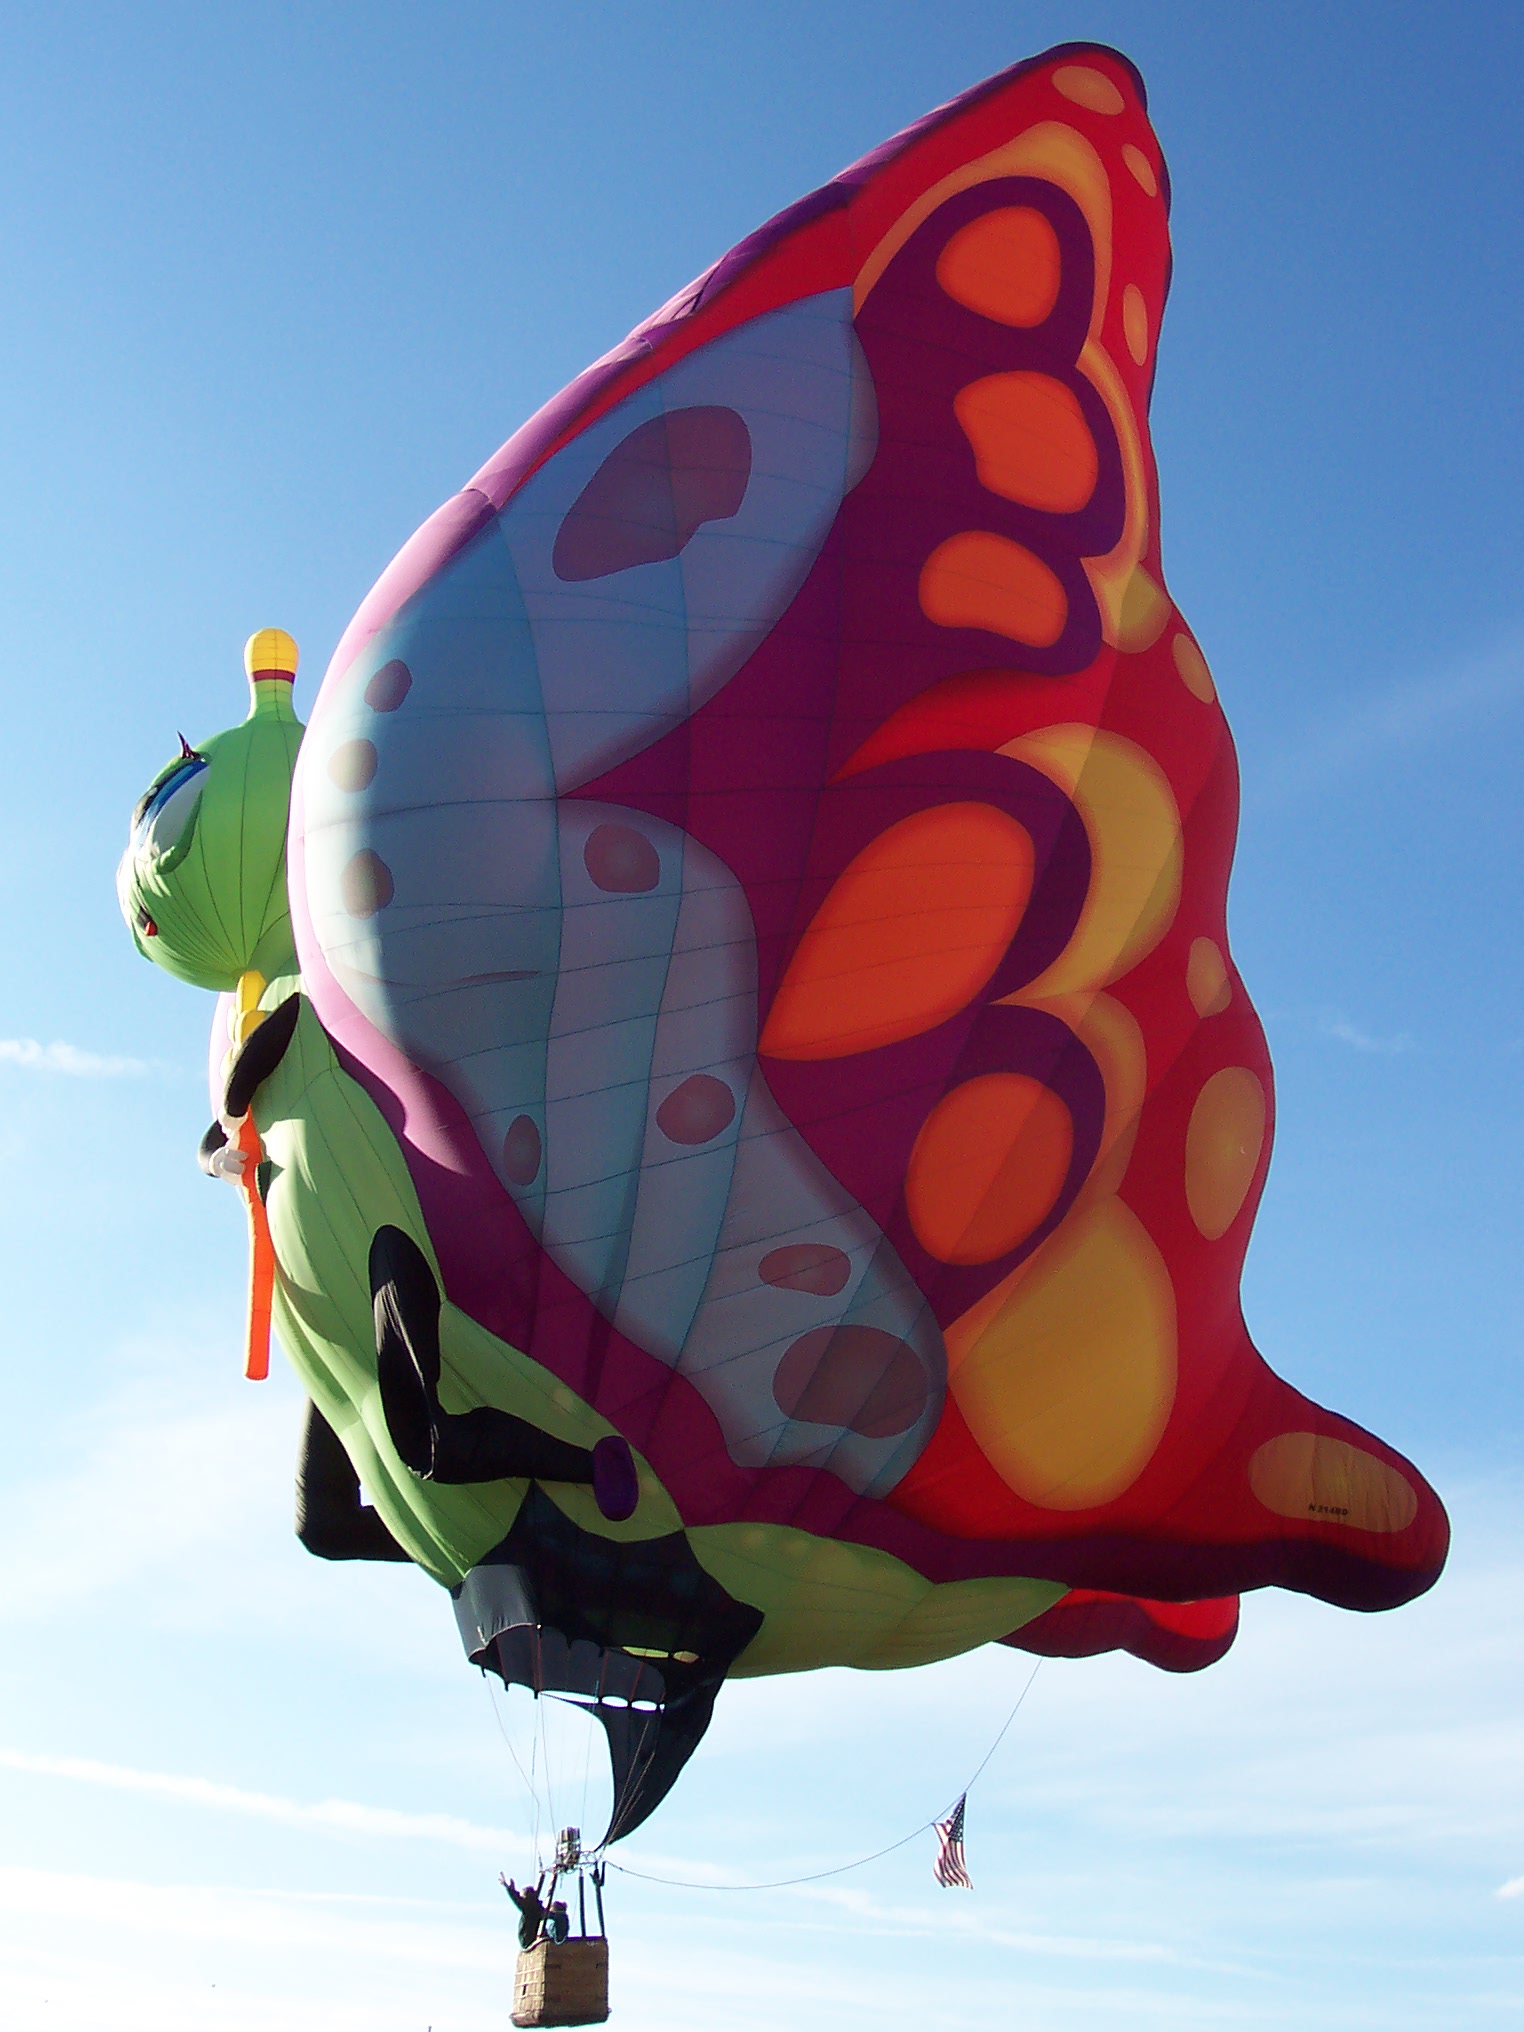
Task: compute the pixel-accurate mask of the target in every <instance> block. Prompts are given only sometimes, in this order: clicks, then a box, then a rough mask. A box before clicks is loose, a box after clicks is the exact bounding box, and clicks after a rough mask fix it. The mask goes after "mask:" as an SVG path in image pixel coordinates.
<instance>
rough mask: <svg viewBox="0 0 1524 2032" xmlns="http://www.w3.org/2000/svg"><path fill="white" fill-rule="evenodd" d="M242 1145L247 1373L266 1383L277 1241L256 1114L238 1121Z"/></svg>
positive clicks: (244, 1367) (245, 1368) (239, 1144)
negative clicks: (263, 1188) (262, 1190)
mask: <svg viewBox="0 0 1524 2032" xmlns="http://www.w3.org/2000/svg"><path fill="white" fill-rule="evenodd" d="M238 1148H239V1149H240V1150H241V1151H242V1152H243V1154H244V1167H243V1177H242V1179H241V1180H240V1181H239V1182H240V1184H241V1185H242V1187H243V1195H244V1201H245V1203H246V1205H247V1206H248V1209H249V1318H248V1331H247V1333H246V1335H245V1338H244V1358H243V1373H244V1375H245V1376H246V1377H247V1378H248V1380H249V1381H250V1382H251V1383H262V1382H264V1380H265V1378H266V1377H267V1376H268V1375H269V1373H270V1312H271V1307H272V1305H273V1303H274V1298H275V1243H274V1241H273V1240H272V1239H271V1235H270V1217H269V1215H268V1214H267V1213H266V1212H265V1203H264V1201H263V1200H262V1199H261V1198H260V1196H259V1176H258V1174H259V1167H260V1165H261V1164H262V1163H263V1161H264V1155H265V1149H264V1145H263V1143H261V1142H260V1140H259V1131H258V1129H257V1128H256V1127H255V1125H254V1117H253V1115H252V1114H247V1115H245V1116H244V1118H243V1120H242V1122H240V1124H239V1125H238Z"/></svg>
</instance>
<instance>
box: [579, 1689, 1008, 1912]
mask: <svg viewBox="0 0 1524 2032" xmlns="http://www.w3.org/2000/svg"><path fill="white" fill-rule="evenodd" d="M1042 1664H1043V1661H1042V1660H1041V1659H1040V1658H1039V1659H1038V1661H1037V1663H1036V1664H1035V1665H1034V1666H1033V1667H1032V1673H1031V1677H1030V1678H1029V1679H1028V1680H1027V1683H1026V1685H1025V1686H1024V1687H1023V1688H1022V1689H1021V1692H1020V1693H1019V1694H1018V1695H1017V1696H1016V1705H1015V1706H1014V1707H1013V1708H1012V1709H1011V1711H1010V1713H1009V1714H1008V1715H1007V1716H1006V1718H1005V1720H1004V1721H1003V1722H1002V1723H1001V1725H1000V1732H999V1734H998V1735H997V1736H996V1737H995V1740H994V1742H992V1743H991V1744H990V1746H989V1748H988V1749H987V1750H986V1751H985V1753H984V1755H983V1756H982V1757H981V1758H980V1759H979V1762H978V1764H977V1765H976V1766H975V1769H974V1775H973V1776H972V1777H971V1778H970V1779H969V1781H968V1783H967V1784H966V1785H965V1786H964V1787H963V1789H962V1792H960V1793H959V1795H958V1797H959V1798H963V1797H965V1796H966V1795H967V1794H968V1793H970V1792H972V1791H973V1789H974V1786H975V1785H976V1784H977V1783H978V1781H979V1780H980V1778H982V1777H983V1775H984V1773H985V1770H986V1769H987V1768H988V1765H989V1762H990V1759H991V1758H992V1757H993V1756H994V1754H995V1752H996V1751H997V1750H998V1749H999V1748H1000V1745H1001V1744H1002V1743H1003V1742H1004V1741H1005V1738H1006V1733H1007V1731H1008V1730H1009V1729H1010V1726H1011V1724H1012V1722H1014V1721H1015V1719H1016V1717H1017V1715H1019V1714H1020V1712H1021V1705H1022V1702H1023V1701H1024V1700H1025V1699H1026V1697H1027V1695H1028V1694H1029V1693H1030V1692H1031V1691H1032V1688H1033V1686H1034V1685H1035V1684H1036V1681H1037V1675H1038V1673H1039V1672H1041V1670H1042ZM956 1803H957V1802H956V1800H954V1801H951V1802H949V1804H948V1805H947V1806H945V1807H944V1808H943V1809H942V1811H941V1812H940V1813H934V1814H933V1815H932V1817H931V1819H930V1820H923V1821H922V1822H921V1824H920V1826H919V1827H913V1828H912V1829H911V1830H910V1832H909V1834H902V1835H901V1836H900V1838H899V1840H898V1841H892V1842H890V1843H889V1844H888V1846H887V1847H885V1848H881V1849H875V1850H874V1851H873V1853H872V1855H871V1856H859V1857H858V1858H857V1860H856V1862H852V1863H837V1864H835V1865H834V1866H833V1867H832V1868H831V1869H829V1870H811V1871H809V1872H808V1873H807V1874H806V1875H805V1876H802V1877H775V1878H772V1879H770V1880H769V1881H768V1882H767V1883H765V1884H702V1883H699V1882H697V1881H696V1880H690V1879H689V1878H686V1877H656V1876H653V1875H652V1874H651V1872H650V1871H649V1870H632V1869H631V1868H630V1866H629V1864H628V1863H616V1862H614V1861H613V1860H612V1859H611V1858H610V1857H608V1856H607V1855H605V1856H603V1859H602V1860H603V1864H604V1867H605V1868H606V1869H610V1870H617V1871H618V1872H619V1874H620V1875H621V1876H622V1877H638V1878H639V1879H640V1881H641V1882H642V1883H643V1884H665V1885H666V1886H667V1887H668V1888H669V1889H670V1890H674V1891H786V1890H788V1889H789V1888H790V1887H791V1886H793V1885H795V1884H818V1883H819V1882H820V1880H821V1878H822V1877H843V1876H845V1875H846V1873H847V1872H848V1871H849V1870H861V1869H864V1868H866V1866H867V1865H868V1864H869V1863H876V1862H877V1861H878V1860H879V1858H880V1857H881V1856H892V1855H893V1854H894V1852H895V1850H896V1849H902V1848H905V1847H906V1846H908V1844H909V1843H911V1842H913V1841H915V1840H916V1839H917V1838H918V1837H919V1836H920V1835H923V1834H926V1833H928V1832H929V1831H930V1830H931V1829H932V1828H934V1827H935V1826H936V1825H937V1823H938V1821H942V1820H946V1818H947V1816H948V1815H949V1814H950V1813H951V1812H952V1810H953V1806H954V1805H955V1804H956Z"/></svg>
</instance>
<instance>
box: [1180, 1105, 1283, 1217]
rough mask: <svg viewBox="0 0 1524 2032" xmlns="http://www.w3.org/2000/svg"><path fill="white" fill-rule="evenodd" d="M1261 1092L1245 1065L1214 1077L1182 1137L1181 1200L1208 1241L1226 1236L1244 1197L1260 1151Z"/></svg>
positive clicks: (1263, 1114)
mask: <svg viewBox="0 0 1524 2032" xmlns="http://www.w3.org/2000/svg"><path fill="white" fill-rule="evenodd" d="M1266 1114H1267V1108H1266V1103H1265V1090H1264V1088H1263V1087H1262V1086H1261V1085H1260V1083H1259V1080H1258V1079H1257V1078H1256V1077H1255V1075H1254V1074H1253V1073H1252V1072H1250V1070H1249V1068H1248V1067H1247V1066H1245V1065H1226V1066H1224V1067H1223V1069H1222V1071H1221V1072H1214V1073H1213V1074H1212V1077H1211V1078H1210V1079H1209V1080H1208V1081H1207V1083H1206V1085H1205V1086H1204V1087H1203V1088H1202V1089H1201V1092H1200V1093H1199V1094H1198V1095H1197V1096H1196V1105H1195V1107H1194V1108H1192V1110H1191V1121H1190V1127H1189V1128H1188V1129H1187V1130H1186V1133H1185V1198H1186V1204H1187V1205H1188V1206H1189V1207H1190V1210H1191V1219H1192V1220H1193V1221H1194V1222H1195V1223H1196V1225H1197V1227H1198V1228H1199V1229H1200V1230H1201V1232H1202V1234H1203V1235H1205V1236H1206V1238H1207V1240H1208V1241H1209V1242H1215V1241H1216V1240H1217V1239H1218V1237H1219V1236H1221V1235H1225V1234H1226V1233H1227V1231H1228V1229H1229V1228H1231V1227H1232V1225H1233V1223H1234V1221H1236V1220H1237V1218H1238V1215H1239V1210H1240V1208H1241V1207H1242V1206H1243V1203H1244V1201H1245V1199H1246V1198H1247V1197H1248V1193H1249V1187H1250V1186H1251V1185H1252V1184H1253V1183H1254V1174H1255V1172H1256V1171H1257V1170H1258V1169H1259V1159H1260V1153H1261V1151H1262V1150H1263V1149H1264V1147H1265V1118H1266Z"/></svg>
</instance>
